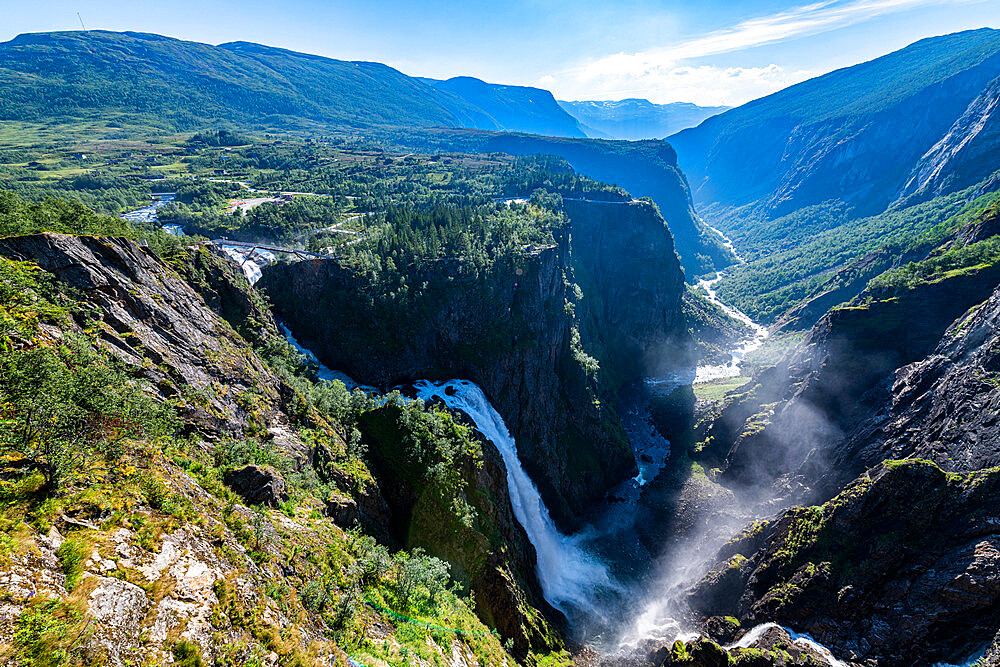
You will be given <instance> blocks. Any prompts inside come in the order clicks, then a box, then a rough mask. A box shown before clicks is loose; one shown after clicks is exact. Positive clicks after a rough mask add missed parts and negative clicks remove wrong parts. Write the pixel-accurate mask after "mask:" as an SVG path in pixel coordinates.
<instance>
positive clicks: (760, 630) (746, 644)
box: [726, 623, 847, 667]
mask: <svg viewBox="0 0 1000 667" xmlns="http://www.w3.org/2000/svg"><path fill="white" fill-rule="evenodd" d="M772 628H781V629H782V630H784V631H785V632H787V633H788V636H789V637H791V638H792V643H793V644H801V645H802V646H807V647H809V648H811V649H812V650H813V651H815V652H816V653H819V654H820V655H821V656H823V659H824V660H826V662H827V664H828V665H830V667H847V663H845V662H842V661H840V660H837V659H836V658H835V657H833V653H831V652H830V649H828V648H827V647H825V646H823V645H822V644H820V643H819V642H817V641H816V640H815V639H813V638H812V637H810V636H809V635H806V634H799V633H798V632H793V631H791V630H789V629H788V628H786V627H783V626H780V625H778V624H777V623H762V624H761V625H758V626H756V627H754V628H752V629H751V630H750V631H749V632H748V633H746V634H745V635H743V636H742V637H741V638H740V640H739V641H738V642H736V643H735V644H730V645H729V646H727V647H726V648H727V649H730V648H750V647H751V646H753V645H754V644H756V643H757V641H758V640H759V639H760V638H761V637H763V636H764V634H765V633H766V632H767V631H768V630H771V629H772Z"/></svg>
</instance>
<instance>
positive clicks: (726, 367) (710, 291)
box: [694, 273, 768, 382]
mask: <svg viewBox="0 0 1000 667" xmlns="http://www.w3.org/2000/svg"><path fill="white" fill-rule="evenodd" d="M724 275H725V274H723V273H718V274H716V276H715V277H714V278H712V279H703V280H699V281H698V284H697V287H701V288H702V289H704V290H705V293H706V295H707V299H708V300H709V301H710V302H712V303H714V304H715V305H716V306H718V307H719V308H721V309H722V312H724V313H725V314H726V315H729V316H730V317H732V318H733V319H735V320H739V321H740V322H742V323H743V324H745V325H747V326H748V327H750V329H751V330H752V331H753V335H751V336H750V337H749V338H747V339H746V340H745V341H743V342H742V343H740V344H739V345H738V346H736V347H735V348H733V349H732V350H730V352H729V354H730V360H729V363H726V364H719V365H716V366H698V369H697V371H696V373H695V380H694V381H695V382H708V381H710V380H720V379H722V378H729V377H737V376H738V375H739V374H740V370H741V369H740V364H741V363H743V359H744V358H746V356H747V355H748V354H750V353H751V352H753V351H754V350H756V349H759V348H760V346H761V345H763V344H764V339H765V338H767V334H768V331H767V327H764V326H761V325H760V324H757V323H756V322H754V321H753V320H752V319H750V318H749V317H748V316H747V314H746V313H744V312H742V311H740V310H737V309H736V308H733V307H732V306H729V305H726V304H725V303H723V302H722V300H721V299H719V297H718V295H717V294H716V293H715V284H716V283H717V282H719V281H720V280H722V278H723V276H724Z"/></svg>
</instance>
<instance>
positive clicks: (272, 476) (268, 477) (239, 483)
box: [222, 465, 288, 507]
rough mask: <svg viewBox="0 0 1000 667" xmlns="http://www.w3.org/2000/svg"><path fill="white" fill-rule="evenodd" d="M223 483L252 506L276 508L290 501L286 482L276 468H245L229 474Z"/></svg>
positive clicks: (253, 466)
mask: <svg viewBox="0 0 1000 667" xmlns="http://www.w3.org/2000/svg"><path fill="white" fill-rule="evenodd" d="M222 481H224V482H225V483H226V485H227V486H228V487H229V488H231V489H232V490H233V491H235V492H236V493H237V494H239V496H240V497H241V498H243V500H245V501H246V502H248V503H249V504H251V505H268V506H270V507H276V506H277V505H278V504H280V503H283V502H285V501H286V500H288V492H287V491H286V490H285V480H284V479H282V477H281V475H280V474H279V473H278V471H277V470H275V469H274V468H270V467H266V466H256V465H248V466H243V467H242V468H236V469H235V470H230V471H229V472H227V473H226V474H225V476H224V477H223V478H222Z"/></svg>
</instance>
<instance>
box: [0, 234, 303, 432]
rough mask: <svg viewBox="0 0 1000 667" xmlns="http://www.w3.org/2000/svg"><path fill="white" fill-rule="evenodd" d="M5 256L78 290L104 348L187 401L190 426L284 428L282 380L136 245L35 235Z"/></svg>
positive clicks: (1, 251)
mask: <svg viewBox="0 0 1000 667" xmlns="http://www.w3.org/2000/svg"><path fill="white" fill-rule="evenodd" d="M0 255H3V256H5V257H8V258H10V259H14V260H19V261H31V262H34V263H36V264H37V265H38V266H40V267H41V268H42V269H44V270H45V271H48V272H49V273H51V274H53V275H54V276H55V278H56V279H57V280H59V281H60V282H62V283H64V284H66V285H68V286H69V287H72V288H74V289H76V290H78V293H79V294H80V295H81V296H82V298H83V299H84V300H85V301H86V302H87V303H88V304H89V305H91V306H92V307H93V312H94V313H95V317H96V319H97V322H98V326H99V336H100V340H99V344H100V345H102V346H103V347H104V348H105V349H107V350H109V351H110V352H112V353H113V354H114V355H116V356H117V357H118V358H119V359H121V360H123V361H124V362H126V363H128V364H130V365H132V366H134V367H135V368H137V369H138V370H139V371H140V372H141V373H142V374H143V375H145V376H146V377H147V378H148V379H149V380H150V382H151V383H152V384H153V385H154V386H156V387H157V389H158V390H159V391H160V392H161V394H162V395H163V396H164V397H167V398H173V397H177V396H182V397H183V398H184V399H185V400H184V402H183V406H182V417H183V418H184V420H185V421H186V422H187V423H189V424H191V425H193V426H194V427H196V428H199V429H200V430H201V431H203V432H205V433H206V434H213V433H215V434H228V435H236V436H239V435H242V434H243V432H244V430H246V429H247V428H248V427H251V425H252V424H253V423H254V422H255V420H257V421H261V422H263V423H262V424H258V426H260V427H263V426H267V425H270V424H271V423H274V422H281V421H286V418H285V416H284V415H283V414H282V397H281V393H280V391H281V383H280V381H279V380H278V378H277V377H275V376H274V375H273V374H272V373H271V372H270V370H268V369H267V367H266V366H265V365H264V364H263V363H262V362H261V361H260V360H259V359H258V358H257V356H256V355H255V354H253V352H252V351H251V350H250V349H249V347H248V346H247V344H246V342H245V341H244V340H243V339H242V338H240V337H239V336H238V335H237V334H236V333H235V332H234V331H233V329H232V328H231V327H230V326H228V325H227V324H226V323H225V322H224V321H223V320H222V319H221V318H220V317H219V316H218V315H217V314H216V313H215V312H213V311H212V310H211V309H210V308H208V307H207V306H206V305H205V301H204V300H203V299H202V297H201V296H200V295H199V294H198V293H196V292H195V291H194V290H193V289H192V288H191V287H190V286H189V285H188V284H187V283H186V282H184V281H183V280H181V279H180V278H179V277H178V276H177V274H175V273H174V272H173V271H172V270H170V269H169V268H168V267H167V266H166V265H164V264H163V263H162V262H161V261H160V260H159V259H157V258H156V257H155V256H153V255H152V254H151V253H149V252H148V251H147V250H145V249H143V248H140V247H139V246H137V245H136V244H135V243H133V242H132V241H130V240H128V239H116V238H100V239H98V238H94V237H87V236H69V235H65V234H37V235H32V236H20V237H11V238H5V239H2V240H0ZM78 324H81V325H82V324H84V323H78ZM55 333H56V334H57V335H58V332H55ZM255 409H258V410H259V417H255V416H254V415H253V414H252V413H253V412H254V410H255ZM220 415H224V416H220Z"/></svg>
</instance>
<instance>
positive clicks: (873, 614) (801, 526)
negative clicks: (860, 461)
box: [691, 460, 1000, 667]
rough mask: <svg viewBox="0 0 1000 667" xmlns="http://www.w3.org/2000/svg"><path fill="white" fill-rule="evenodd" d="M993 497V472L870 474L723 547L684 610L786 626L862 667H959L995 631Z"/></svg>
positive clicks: (999, 541) (998, 537)
mask: <svg viewBox="0 0 1000 667" xmlns="http://www.w3.org/2000/svg"><path fill="white" fill-rule="evenodd" d="M998 493H1000V473H998V471H997V469H989V470H984V471H980V472H976V473H970V474H966V475H959V474H954V473H947V472H945V471H943V470H941V469H940V468H939V467H938V466H936V465H934V464H933V463H931V462H928V461H920V460H910V461H902V462H893V463H889V464H887V465H885V466H880V467H879V468H878V469H876V470H874V471H873V472H872V473H871V474H870V475H866V476H864V477H862V478H860V479H858V480H857V481H855V482H854V483H852V484H851V485H849V486H848V487H847V488H845V489H844V491H843V492H842V493H840V494H839V495H838V496H837V497H836V498H834V499H833V500H831V501H829V502H827V503H826V504H825V505H822V506H820V507H808V508H801V507H799V508H793V509H791V510H789V511H788V512H786V513H785V514H784V515H783V516H782V517H781V518H779V519H777V520H775V521H772V522H770V523H767V524H758V525H756V526H754V527H753V528H751V529H750V530H749V531H747V532H746V533H744V534H743V535H741V536H740V537H738V538H737V539H735V540H734V541H733V542H731V543H730V544H728V545H726V546H725V547H724V548H723V549H722V551H721V552H720V554H719V564H718V565H717V566H716V568H715V569H714V570H713V572H711V573H710V574H709V575H708V576H707V577H706V578H705V579H704V580H703V581H702V582H701V583H700V584H698V585H697V586H696V587H695V588H694V590H693V592H692V595H691V601H692V604H693V606H694V608H695V609H701V610H702V611H703V612H704V613H706V614H718V613H719V612H720V611H723V612H724V613H727V614H731V615H733V616H736V617H738V618H739V619H740V621H742V622H743V624H744V625H746V624H748V623H758V622H762V621H765V620H775V621H777V622H779V623H785V624H787V625H789V626H790V627H792V628H794V629H795V630H796V631H799V632H808V633H809V634H810V635H811V636H812V637H814V638H815V639H816V640H817V641H819V642H821V643H822V644H824V645H826V646H827V647H828V648H830V649H831V650H832V651H833V653H834V655H837V656H838V657H840V658H842V659H847V660H851V661H857V662H862V663H864V664H866V665H878V666H879V667H883V666H897V665H898V666H900V667H903V666H908V665H915V664H933V663H936V662H939V661H944V662H949V663H960V662H962V660H963V659H964V658H966V657H967V656H969V655H971V654H973V653H975V652H976V651H978V650H981V649H982V648H983V647H984V646H985V645H987V644H989V643H990V642H991V641H992V639H993V636H994V634H995V633H996V628H997V627H998V626H1000V529H998V526H1000V512H998V508H997V505H996V498H997V494H998ZM721 572H726V573H727V574H725V575H720V573H721ZM732 579H737V580H739V581H738V585H735V586H734V585H732V581H731V580H732ZM709 601H711V602H709ZM706 604H707V605H708V606H707V607H706Z"/></svg>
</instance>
